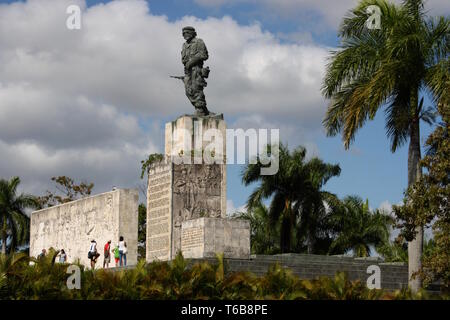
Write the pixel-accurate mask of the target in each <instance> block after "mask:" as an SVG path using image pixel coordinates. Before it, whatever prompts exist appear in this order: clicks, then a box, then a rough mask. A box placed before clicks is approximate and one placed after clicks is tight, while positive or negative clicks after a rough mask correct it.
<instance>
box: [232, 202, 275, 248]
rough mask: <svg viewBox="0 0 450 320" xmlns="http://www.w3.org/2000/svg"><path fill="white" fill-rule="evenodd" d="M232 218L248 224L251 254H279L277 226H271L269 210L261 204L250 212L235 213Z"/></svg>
mask: <svg viewBox="0 0 450 320" xmlns="http://www.w3.org/2000/svg"><path fill="white" fill-rule="evenodd" d="M233 217H235V218H238V219H244V220H248V221H249V222H250V228H251V231H250V243H251V246H252V248H251V249H252V253H253V254H274V253H279V250H280V249H279V247H278V246H277V240H278V239H279V233H280V230H279V224H278V223H276V224H272V223H271V219H270V216H269V209H268V208H267V207H266V206H265V205H264V204H263V203H259V204H257V205H256V206H255V207H254V208H252V210H249V211H246V212H237V213H236V214H234V215H233Z"/></svg>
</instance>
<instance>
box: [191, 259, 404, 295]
mask: <svg viewBox="0 0 450 320" xmlns="http://www.w3.org/2000/svg"><path fill="white" fill-rule="evenodd" d="M205 260H207V261H209V262H211V263H215V262H216V259H202V260H200V259H199V260H191V263H195V262H196V261H205ZM224 261H225V264H226V265H227V267H228V271H229V272H236V271H250V272H253V273H254V274H256V275H263V274H265V273H266V272H267V270H268V269H269V267H270V266H272V265H274V264H275V263H279V264H280V265H281V266H282V267H284V268H289V269H290V270H292V272H293V274H295V275H297V276H298V277H300V278H301V279H314V278H317V277H320V276H327V277H334V275H335V274H336V272H342V271H343V272H346V273H347V274H348V277H349V279H350V280H360V281H361V282H362V283H366V282H367V279H368V277H369V276H370V275H371V274H372V273H371V272H369V273H368V267H369V266H372V265H376V266H378V267H379V268H380V271H381V288H382V289H386V290H397V289H402V288H407V287H408V265H407V264H404V263H384V262H383V261H382V260H380V259H373V258H368V259H359V258H351V257H340V256H324V255H310V254H291V253H288V254H280V255H271V256H269V255H252V256H251V258H250V260H246V259H224Z"/></svg>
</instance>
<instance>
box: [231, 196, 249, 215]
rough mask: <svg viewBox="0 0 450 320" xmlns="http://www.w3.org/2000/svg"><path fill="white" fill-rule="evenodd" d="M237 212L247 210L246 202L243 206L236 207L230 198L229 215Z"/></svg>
mask: <svg viewBox="0 0 450 320" xmlns="http://www.w3.org/2000/svg"><path fill="white" fill-rule="evenodd" d="M236 212H246V210H245V204H243V205H242V206H238V207H236V206H235V205H234V202H233V200H230V199H228V200H227V215H228V216H231V215H233V214H235V213H236Z"/></svg>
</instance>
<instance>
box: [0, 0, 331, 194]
mask: <svg viewBox="0 0 450 320" xmlns="http://www.w3.org/2000/svg"><path fill="white" fill-rule="evenodd" d="M72 4H78V5H79V6H80V7H81V8H82V29H81V30H68V29H67V28H66V19H67V17H68V15H67V14H66V8H67V7H68V6H69V5H72ZM185 25H194V26H195V27H196V29H197V32H198V34H199V37H200V38H203V39H204V40H205V43H206V45H207V46H208V50H209V52H210V59H209V60H208V61H207V65H209V66H210V67H211V74H210V78H209V85H208V87H207V88H206V89H205V93H206V96H207V101H208V104H209V107H210V109H211V110H213V111H216V112H223V113H224V114H225V117H226V119H230V124H231V125H245V123H247V125H251V124H256V125H261V126H265V127H268V128H271V127H283V128H284V130H285V132H286V137H288V139H291V138H289V137H294V136H296V135H297V136H298V135H299V132H300V133H301V132H316V131H318V130H319V128H320V123H321V118H322V116H323V113H324V110H325V103H324V101H323V99H322V97H321V95H320V82H321V78H322V75H323V72H324V61H325V58H326V56H327V54H328V50H329V48H325V47H323V46H319V45H315V44H314V43H311V42H310V43H308V44H303V45H299V44H283V43H280V41H279V39H278V38H277V37H276V36H275V35H274V34H271V33H269V32H266V31H263V30H262V28H261V26H260V25H259V24H257V23H255V24H251V25H245V26H244V25H240V24H238V23H237V22H236V21H235V20H233V19H232V18H231V17H227V16H225V17H223V18H220V19H218V18H207V19H198V18H196V17H192V16H186V17H183V18H181V19H179V20H177V21H169V20H168V18H167V17H166V16H161V15H155V14H153V13H152V12H151V4H150V7H149V6H148V3H147V2H146V1H143V0H127V1H123V0H116V1H111V2H108V3H106V4H98V5H95V6H92V7H87V6H86V3H85V1H83V0H70V1H69V0H59V1H54V0H28V1H26V2H15V3H12V4H6V5H2V6H0V48H1V50H0V154H1V155H2V157H1V158H0V176H1V177H9V176H12V175H19V176H21V177H23V181H24V183H25V184H26V185H27V186H29V187H30V188H32V190H33V191H36V192H43V191H45V189H46V188H47V187H48V186H47V184H48V181H49V178H50V177H51V176H55V175H63V174H64V175H70V176H73V177H74V178H80V179H81V178H85V179H87V180H89V181H93V182H95V183H96V185H97V188H96V191H103V190H106V189H108V188H110V187H111V186H112V185H117V186H119V187H135V186H136V184H137V183H140V181H139V174H140V170H139V167H140V162H139V161H140V160H141V159H143V158H144V157H145V156H146V155H147V154H148V153H151V152H157V151H161V150H162V149H161V147H162V143H163V141H162V140H163V137H164V134H163V132H162V125H163V124H164V122H165V121H168V120H171V119H173V118H175V117H176V116H178V115H180V114H185V113H190V112H192V111H193V108H192V106H191V105H190V104H189V102H188V100H187V99H186V97H185V96H184V88H183V85H182V83H181V82H180V81H177V80H174V79H170V78H169V77H168V76H169V75H172V74H175V75H176V74H181V73H182V71H183V68H182V64H181V61H180V60H181V59H180V50H181V45H182V43H183V41H184V40H183V39H182V37H181V28H182V27H183V26H185ZM268 119H270V121H269V120H268ZM258 123H259V124H258ZM282 140H283V136H282ZM292 140H294V139H292ZM308 140H309V137H308V138H305V139H304V141H305V143H308Z"/></svg>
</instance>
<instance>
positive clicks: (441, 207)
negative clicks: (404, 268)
mask: <svg viewBox="0 0 450 320" xmlns="http://www.w3.org/2000/svg"><path fill="white" fill-rule="evenodd" d="M449 103H450V91H449V92H447V95H446V96H445V98H444V99H443V100H442V103H440V104H439V106H438V110H439V113H440V114H441V117H442V123H440V124H439V125H438V126H437V128H436V129H435V130H434V132H433V133H432V134H431V135H430V136H429V138H428V139H427V145H428V147H429V149H428V152H427V155H426V156H425V157H424V159H423V160H422V162H421V164H422V165H423V166H424V167H425V168H426V169H427V174H425V175H424V176H423V177H422V179H421V180H419V181H418V182H417V183H415V184H414V185H412V186H411V187H410V188H409V189H408V190H407V192H406V195H405V198H404V200H403V205H402V206H394V207H393V208H394V211H395V213H396V215H397V217H398V221H399V227H401V228H402V234H403V235H404V236H405V238H407V239H408V238H411V237H413V236H414V232H415V230H416V228H417V226H423V225H429V224H431V223H432V222H433V221H434V223H433V235H434V248H433V254H429V255H427V256H424V259H423V268H422V269H421V270H419V271H420V272H419V275H420V278H421V279H423V280H425V284H428V283H430V282H432V281H433V280H436V279H441V280H442V282H443V288H444V290H446V291H449V290H450V206H449V201H448V200H449V199H450V185H449V181H450V108H449V105H450V104H449Z"/></svg>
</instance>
